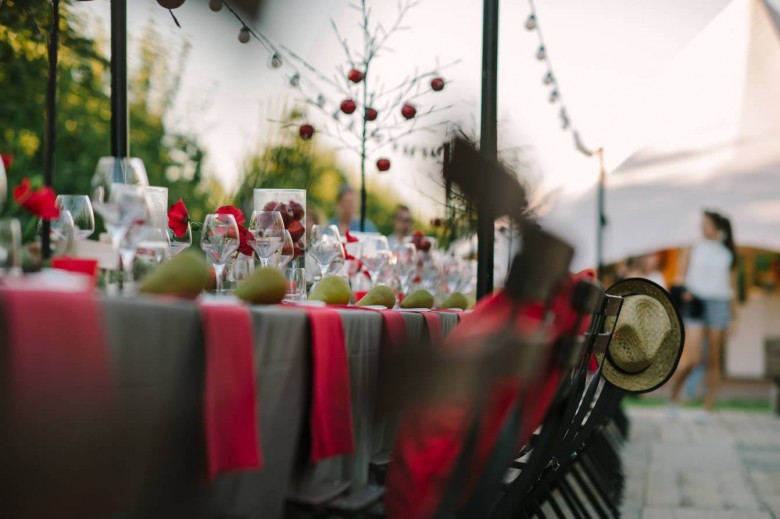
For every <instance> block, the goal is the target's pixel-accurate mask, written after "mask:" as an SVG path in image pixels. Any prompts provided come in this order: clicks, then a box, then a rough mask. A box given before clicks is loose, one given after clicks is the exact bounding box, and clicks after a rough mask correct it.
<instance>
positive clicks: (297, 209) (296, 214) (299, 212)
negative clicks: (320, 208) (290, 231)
mask: <svg viewBox="0 0 780 519" xmlns="http://www.w3.org/2000/svg"><path fill="white" fill-rule="evenodd" d="M287 205H288V206H289V207H290V209H292V212H293V218H294V219H295V220H300V219H301V218H303V215H304V214H306V211H304V210H303V206H302V205H301V204H299V203H298V202H296V201H295V200H290V202H289V203H288V204H287Z"/></svg>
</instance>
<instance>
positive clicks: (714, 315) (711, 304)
mask: <svg viewBox="0 0 780 519" xmlns="http://www.w3.org/2000/svg"><path fill="white" fill-rule="evenodd" d="M701 301H702V310H703V312H702V314H701V315H700V316H698V317H691V316H690V315H685V316H684V317H685V324H687V325H690V326H703V327H705V328H710V329H712V330H725V329H726V328H728V327H729V322H730V321H731V301H729V300H728V299H702V300H701Z"/></svg>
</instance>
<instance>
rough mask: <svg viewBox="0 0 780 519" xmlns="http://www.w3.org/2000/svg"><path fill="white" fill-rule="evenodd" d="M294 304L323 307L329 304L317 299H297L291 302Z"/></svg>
mask: <svg viewBox="0 0 780 519" xmlns="http://www.w3.org/2000/svg"><path fill="white" fill-rule="evenodd" d="M290 305H292V306H317V307H320V308H321V307H323V306H328V305H327V303H325V301H317V300H316V299H312V300H311V301H295V302H293V303H290Z"/></svg>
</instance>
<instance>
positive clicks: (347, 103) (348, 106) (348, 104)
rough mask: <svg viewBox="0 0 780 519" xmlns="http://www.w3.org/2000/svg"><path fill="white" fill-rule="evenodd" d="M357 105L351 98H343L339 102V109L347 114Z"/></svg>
mask: <svg viewBox="0 0 780 519" xmlns="http://www.w3.org/2000/svg"><path fill="white" fill-rule="evenodd" d="M356 108H357V105H356V104H355V101H353V100H352V99H345V100H343V101H342V102H341V111H342V112H344V113H345V114H347V115H349V114H351V113H353V112H354V111H355V109H356Z"/></svg>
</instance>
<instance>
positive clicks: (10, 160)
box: [0, 153, 14, 171]
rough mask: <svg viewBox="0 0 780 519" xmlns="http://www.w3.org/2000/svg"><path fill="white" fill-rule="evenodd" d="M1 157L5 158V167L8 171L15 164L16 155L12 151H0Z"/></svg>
mask: <svg viewBox="0 0 780 519" xmlns="http://www.w3.org/2000/svg"><path fill="white" fill-rule="evenodd" d="M0 157H2V158H3V167H4V168H5V170H6V171H8V170H9V169H11V166H13V164H14V156H13V155H11V154H10V153H0Z"/></svg>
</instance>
